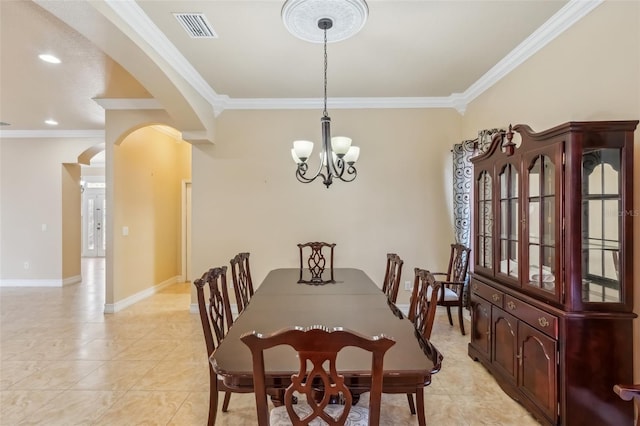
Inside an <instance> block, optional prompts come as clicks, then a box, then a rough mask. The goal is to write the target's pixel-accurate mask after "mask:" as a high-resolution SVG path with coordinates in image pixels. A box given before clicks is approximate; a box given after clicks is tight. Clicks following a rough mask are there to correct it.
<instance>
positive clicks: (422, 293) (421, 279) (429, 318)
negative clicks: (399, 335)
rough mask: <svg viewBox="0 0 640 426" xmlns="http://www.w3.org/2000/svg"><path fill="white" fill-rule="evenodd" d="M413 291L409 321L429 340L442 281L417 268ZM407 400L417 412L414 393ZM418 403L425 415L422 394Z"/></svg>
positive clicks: (417, 398) (412, 412) (413, 410)
mask: <svg viewBox="0 0 640 426" xmlns="http://www.w3.org/2000/svg"><path fill="white" fill-rule="evenodd" d="M413 271H414V281H413V291H412V292H411V300H410V304H409V315H408V318H409V321H411V322H413V325H414V327H415V328H416V332H417V333H418V334H420V336H421V337H422V338H423V339H424V340H427V341H428V340H429V338H430V337H431V330H432V329H433V322H434V320H435V316H436V308H437V303H438V292H439V291H440V288H441V283H440V282H438V281H436V279H435V277H434V276H433V274H432V273H431V272H429V271H427V270H426V269H420V268H415V269H414V270H413ZM407 401H408V402H409V410H411V414H416V407H415V405H414V403H413V393H407ZM416 402H417V404H418V413H420V414H419V415H420V416H423V415H424V398H423V396H422V395H419V396H418V395H416Z"/></svg>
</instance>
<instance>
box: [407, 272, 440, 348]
mask: <svg viewBox="0 0 640 426" xmlns="http://www.w3.org/2000/svg"><path fill="white" fill-rule="evenodd" d="M414 273H415V279H414V282H413V292H412V293H411V303H410V306H409V321H411V322H413V325H414V326H415V328H416V330H417V331H418V333H420V334H421V335H422V337H423V338H424V339H426V340H429V338H430V337H431V330H432V329H433V321H434V319H435V315H436V307H437V302H438V293H439V292H440V287H441V284H440V283H439V282H438V281H436V279H435V277H434V276H433V274H432V273H431V272H429V271H427V270H426V269H420V268H415V269H414Z"/></svg>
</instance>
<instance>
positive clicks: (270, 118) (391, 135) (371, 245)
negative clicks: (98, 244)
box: [192, 108, 461, 303]
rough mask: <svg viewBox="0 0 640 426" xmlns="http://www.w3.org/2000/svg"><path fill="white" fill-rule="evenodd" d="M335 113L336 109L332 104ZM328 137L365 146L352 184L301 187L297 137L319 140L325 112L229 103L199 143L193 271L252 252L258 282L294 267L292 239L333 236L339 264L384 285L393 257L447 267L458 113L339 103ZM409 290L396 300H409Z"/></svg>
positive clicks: (407, 269)
mask: <svg viewBox="0 0 640 426" xmlns="http://www.w3.org/2000/svg"><path fill="white" fill-rule="evenodd" d="M329 109H330V108H329ZM330 115H331V118H332V134H333V135H334V136H335V135H340V134H344V135H347V136H350V137H352V138H353V140H354V145H359V146H360V147H361V153H360V160H359V162H358V163H357V169H358V177H357V178H356V180H355V181H354V182H351V183H344V182H339V181H338V182H334V184H333V185H332V186H331V187H330V188H329V189H327V188H325V187H324V185H322V183H321V182H320V181H316V182H313V183H310V184H302V183H300V182H298V181H297V180H296V178H295V177H294V172H295V165H294V163H293V160H292V159H291V155H290V149H291V146H292V141H293V140H294V139H308V140H312V141H315V142H316V146H315V148H314V154H312V155H313V156H314V158H313V166H312V168H313V167H316V165H317V164H318V161H316V160H317V155H318V154H317V153H318V151H319V142H320V134H321V132H320V116H321V111H320V110H318V111H316V110H309V111H225V112H224V113H223V114H221V115H220V117H219V118H218V122H217V128H216V134H217V137H216V144H215V145H197V146H194V147H193V216H192V218H193V230H194V232H193V247H192V249H193V250H192V253H193V258H192V263H193V270H194V276H200V275H201V274H202V273H203V272H204V271H206V270H207V269H208V268H210V267H213V266H220V265H228V262H229V259H230V258H231V257H233V256H234V255H235V254H236V253H238V252H240V251H249V252H250V253H251V270H252V275H253V279H254V282H255V283H257V284H259V283H260V282H261V281H262V279H263V278H264V276H265V275H266V274H267V272H268V271H269V270H271V269H273V268H277V267H297V265H298V249H297V247H296V244H297V243H299V242H306V241H316V240H321V241H329V242H335V243H336V244H337V246H336V249H335V250H336V251H335V253H336V254H335V262H336V266H350V267H357V268H361V269H363V270H364V271H365V272H366V273H367V274H368V275H369V276H370V277H371V278H372V279H373V280H374V281H376V282H377V283H378V284H379V285H381V281H382V278H383V276H384V271H385V264H386V253H388V252H396V253H398V254H399V255H400V256H401V257H402V258H403V259H404V261H405V264H404V270H403V274H402V276H403V281H404V280H405V279H406V280H412V277H413V268H414V267H416V266H420V267H424V268H432V269H442V268H445V267H446V264H447V261H448V244H450V243H451V242H452V241H453V225H452V213H451V210H450V208H449V207H447V206H448V205H450V202H449V201H448V200H449V199H450V198H451V173H452V171H451V167H450V164H451V153H450V150H451V147H452V145H453V144H454V143H457V142H459V141H460V138H461V136H460V133H459V130H458V129H459V128H460V120H461V117H460V115H459V114H458V113H456V112H455V111H453V110H445V109H442V110H437V109H429V110H417V109H409V110H358V111H356V110H348V111H347V110H336V111H331V110H330ZM408 300H409V292H406V291H401V292H400V295H399V297H398V302H399V303H408Z"/></svg>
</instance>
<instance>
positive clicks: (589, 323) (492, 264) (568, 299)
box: [469, 121, 640, 426]
mask: <svg viewBox="0 0 640 426" xmlns="http://www.w3.org/2000/svg"><path fill="white" fill-rule="evenodd" d="M637 124H638V121H598V122H569V123H566V124H563V125H560V126H557V127H554V128H552V129H549V130H546V131H543V132H540V133H535V132H533V131H532V130H531V128H529V127H528V126H526V125H517V126H515V127H513V128H511V126H510V128H509V131H504V132H500V133H498V134H496V135H494V137H493V140H492V142H491V145H490V146H489V148H488V150H487V151H486V152H484V153H482V154H480V155H478V156H476V157H474V158H473V159H472V160H471V161H472V162H473V165H474V232H473V234H474V254H475V256H474V260H473V269H474V270H473V272H472V274H471V286H470V288H471V321H472V332H471V342H470V343H469V356H471V357H472V358H473V359H475V360H477V361H480V362H481V363H482V364H483V365H484V366H485V367H486V368H487V369H488V370H489V371H490V372H491V373H492V374H493V376H494V377H495V379H496V380H497V382H498V383H499V384H500V385H501V387H502V388H503V389H504V390H505V392H507V393H508V394H509V395H510V396H511V397H513V398H514V399H516V400H518V401H519V402H520V403H521V404H522V405H523V406H524V407H526V408H527V409H528V410H529V411H530V412H531V413H532V414H533V415H534V416H535V417H536V418H537V419H538V420H539V421H541V422H542V423H543V424H553V425H555V424H558V425H581V426H582V425H599V426H601V425H617V426H619V425H623V426H624V425H631V424H632V422H633V407H632V406H631V404H628V403H625V402H624V401H622V400H621V399H620V398H618V396H617V395H616V394H615V393H614V392H613V386H614V385H615V384H617V383H632V382H633V331H632V321H633V319H634V318H635V317H636V315H635V314H634V313H633V253H632V252H633V229H632V226H633V219H634V216H638V215H639V214H640V213H639V212H638V210H633V132H634V130H635V128H636V126H637Z"/></svg>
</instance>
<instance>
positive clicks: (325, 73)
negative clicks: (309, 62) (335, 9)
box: [322, 26, 329, 117]
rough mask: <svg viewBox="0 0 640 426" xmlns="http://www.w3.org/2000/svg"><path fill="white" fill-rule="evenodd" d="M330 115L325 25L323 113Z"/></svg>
mask: <svg viewBox="0 0 640 426" xmlns="http://www.w3.org/2000/svg"><path fill="white" fill-rule="evenodd" d="M322 115H323V116H324V117H328V116H329V114H328V113H327V27H326V26H325V27H324V111H323V114H322Z"/></svg>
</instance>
